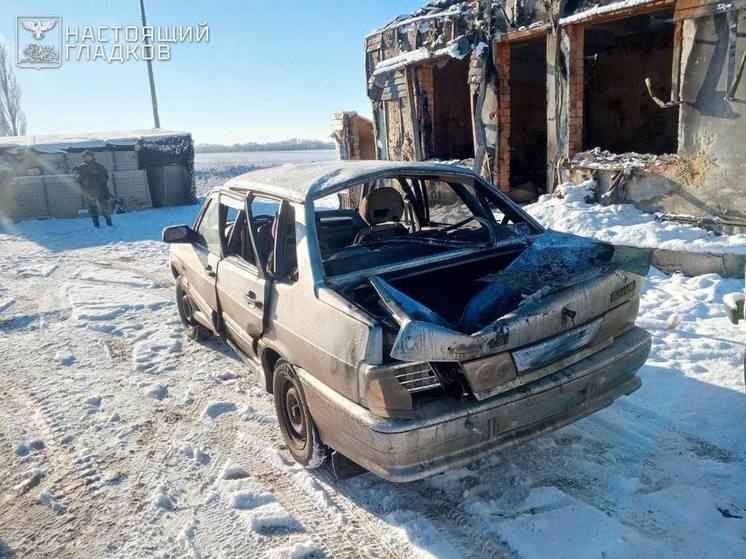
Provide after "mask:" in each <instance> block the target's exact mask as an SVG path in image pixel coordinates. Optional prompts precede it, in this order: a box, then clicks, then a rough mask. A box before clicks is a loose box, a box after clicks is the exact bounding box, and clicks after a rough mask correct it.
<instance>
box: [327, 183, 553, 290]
mask: <svg viewBox="0 0 746 559" xmlns="http://www.w3.org/2000/svg"><path fill="white" fill-rule="evenodd" d="M335 198H336V199H337V200H335ZM330 201H331V202H332V203H334V202H338V206H337V207H336V208H333V207H331V208H330V207H329V203H330ZM501 202H502V201H501V200H500V199H499V197H497V196H495V195H494V193H492V192H489V191H484V192H483V191H481V190H480V189H477V188H475V185H474V183H473V181H471V180H469V179H465V178H464V177H440V176H405V175H400V176H396V177H387V178H383V179H378V180H375V181H370V182H367V183H364V184H362V185H355V186H352V187H350V188H349V189H347V191H345V192H344V193H341V194H337V195H332V196H331V197H326V198H325V199H324V200H322V203H321V204H319V201H317V202H316V204H315V209H316V223H317V236H318V240H319V248H320V250H321V256H322V259H323V262H324V269H325V272H326V275H327V276H337V275H342V274H346V273H350V272H356V271H360V270H364V269H370V268H375V267H377V266H382V265H387V264H394V263H398V262H404V261H408V260H414V259H417V258H421V257H426V256H431V255H435V254H440V253H446V252H449V251H453V250H458V249H476V248H484V247H487V246H489V245H490V244H491V243H492V242H493V241H496V240H500V239H506V240H507V239H511V238H513V237H519V236H526V235H528V234H531V233H538V232H539V230H538V229H536V228H535V226H533V225H532V224H529V223H527V221H526V220H525V219H524V218H523V216H521V215H519V214H517V213H516V212H514V211H513V210H512V208H510V206H508V205H506V204H504V203H501ZM495 212H497V213H498V214H499V215H500V222H497V221H496V219H495Z"/></svg>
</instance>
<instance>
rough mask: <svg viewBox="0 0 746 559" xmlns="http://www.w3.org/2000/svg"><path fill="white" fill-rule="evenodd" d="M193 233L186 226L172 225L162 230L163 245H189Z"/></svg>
mask: <svg viewBox="0 0 746 559" xmlns="http://www.w3.org/2000/svg"><path fill="white" fill-rule="evenodd" d="M193 237H194V231H192V229H191V227H189V226H188V225H172V226H171V227H166V228H165V229H164V230H163V234H162V240H163V242H164V243H191V242H192V238H193Z"/></svg>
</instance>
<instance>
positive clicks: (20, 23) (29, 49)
mask: <svg viewBox="0 0 746 559" xmlns="http://www.w3.org/2000/svg"><path fill="white" fill-rule="evenodd" d="M61 28H62V18H61V17H59V16H19V17H18V18H17V22H16V65H17V66H18V67H19V68H35V69H37V70H40V69H42V68H58V67H59V66H61V65H62V55H61V51H62V29H61Z"/></svg>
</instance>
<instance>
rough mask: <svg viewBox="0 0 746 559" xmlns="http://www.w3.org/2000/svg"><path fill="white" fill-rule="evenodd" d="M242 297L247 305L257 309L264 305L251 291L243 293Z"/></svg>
mask: <svg viewBox="0 0 746 559" xmlns="http://www.w3.org/2000/svg"><path fill="white" fill-rule="evenodd" d="M243 298H244V300H245V301H246V302H247V303H248V304H249V305H251V306H252V307H256V308H257V309H261V308H262V307H263V306H264V303H262V302H261V301H257V300H256V293H254V292H253V291H249V292H248V293H246V294H244V296H243Z"/></svg>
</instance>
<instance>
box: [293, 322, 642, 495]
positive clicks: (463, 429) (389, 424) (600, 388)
mask: <svg viewBox="0 0 746 559" xmlns="http://www.w3.org/2000/svg"><path fill="white" fill-rule="evenodd" d="M649 352H650V335H649V334H648V333H647V332H646V331H645V330H642V329H641V328H633V329H632V330H630V331H628V332H626V333H625V334H623V335H622V336H620V337H619V338H617V339H616V340H615V341H614V343H613V344H612V345H610V346H609V347H607V348H605V349H603V350H601V351H599V352H598V353H595V354H594V355H592V356H590V357H588V358H586V359H583V360H582V361H579V362H578V363H575V364H574V365H571V366H570V367H567V368H565V369H562V370H560V371H557V372H556V373H553V374H551V375H549V376H547V377H544V378H542V379H540V380H537V381H534V382H532V383H530V384H529V385H526V386H521V387H518V388H515V389H513V390H510V391H509V392H506V393H503V394H500V395H498V396H495V397H493V398H489V399H487V400H483V401H481V402H476V401H468V402H455V401H453V400H442V401H438V402H432V403H429V404H426V405H424V406H422V407H420V408H419V409H418V410H417V417H415V418H414V419H383V418H380V417H378V416H376V415H373V414H371V413H370V412H369V411H368V410H366V409H365V408H363V407H361V406H358V405H357V404H354V403H353V402H351V401H350V400H347V399H346V398H344V397H342V396H340V395H339V394H337V393H336V392H334V391H333V390H331V389H329V388H328V387H326V386H325V385H324V384H323V383H321V382H320V381H318V380H317V379H315V378H314V377H313V376H312V375H311V374H310V373H308V372H306V371H302V370H299V371H298V372H299V375H300V379H301V381H302V383H303V386H304V389H305V395H306V400H307V402H308V406H309V408H310V410H311V415H312V416H313V418H314V421H315V423H316V425H317V427H318V428H319V431H320V433H321V438H322V440H324V442H326V443H327V444H328V445H329V446H331V447H332V448H334V449H335V450H337V451H339V452H341V453H342V454H344V455H345V456H347V457H348V458H350V459H351V460H353V461H355V462H357V463H358V464H360V465H361V466H364V467H365V468H367V469H369V470H370V471H372V472H374V473H376V474H378V475H379V476H381V477H383V478H385V479H388V480H391V481H397V482H406V481H414V480H417V479H421V478H424V477H427V476H430V475H433V474H436V473H440V472H442V471H445V470H447V469H449V468H453V467H457V466H461V465H464V464H468V463H470V462H473V461H474V460H477V459H478V458H481V457H482V456H485V455H487V454H490V453H494V452H495V451H497V450H500V449H503V448H506V447H509V446H512V445H515V444H518V443H521V442H524V441H526V440H529V439H531V438H533V437H536V436H539V435H542V434H544V433H548V432H550V431H554V430H556V429H559V428H560V427H564V426H565V425H567V424H569V423H572V422H573V421H576V420H578V419H580V418H582V417H585V416H586V415H589V414H591V413H593V412H595V411H598V410H600V409H602V408H604V407H606V406H608V405H609V404H611V403H612V402H613V401H614V400H616V399H617V398H619V397H620V396H624V395H626V394H631V393H632V392H634V391H635V390H637V389H638V388H639V387H640V384H641V381H640V378H639V377H638V376H637V370H638V369H639V368H640V367H641V366H642V364H643V363H644V362H645V360H646V359H647V356H648V354H649Z"/></svg>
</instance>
